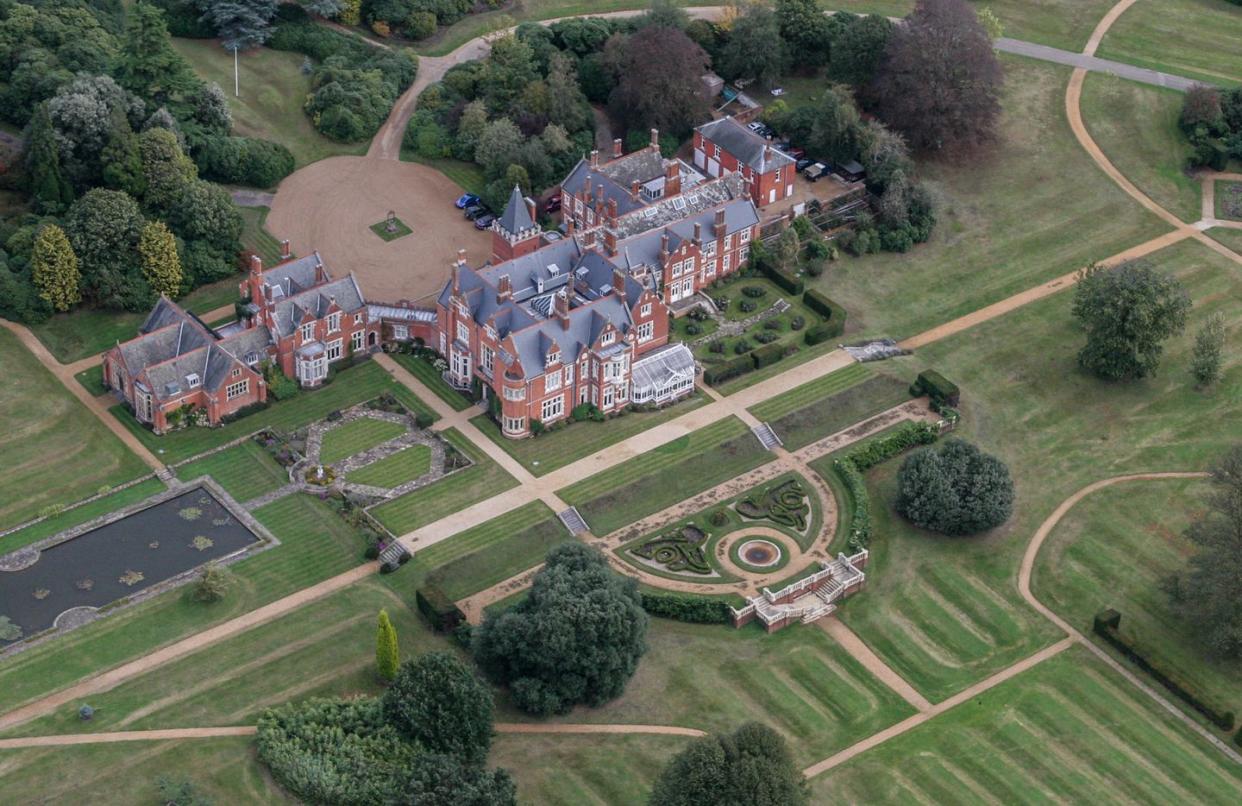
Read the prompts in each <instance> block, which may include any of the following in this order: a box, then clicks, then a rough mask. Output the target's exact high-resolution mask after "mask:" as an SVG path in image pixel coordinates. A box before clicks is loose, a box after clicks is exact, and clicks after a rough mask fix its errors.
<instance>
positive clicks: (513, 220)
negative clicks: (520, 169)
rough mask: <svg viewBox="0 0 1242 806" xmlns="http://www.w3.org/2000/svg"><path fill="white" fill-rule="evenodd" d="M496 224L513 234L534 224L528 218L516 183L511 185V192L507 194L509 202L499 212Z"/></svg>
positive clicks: (528, 215)
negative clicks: (503, 209)
mask: <svg viewBox="0 0 1242 806" xmlns="http://www.w3.org/2000/svg"><path fill="white" fill-rule="evenodd" d="M498 226H499V227H500V228H501V229H502V230H504V231H505V232H509V233H512V234H514V235H516V234H517V233H519V232H522V231H524V230H528V229H530V228H531V227H533V226H535V222H534V221H532V220H531V218H530V210H529V209H528V208H527V206H526V199H525V198H524V197H523V196H522V189H521V188H519V187H518V186H517V185H514V186H513V192H512V193H510V194H509V203H508V204H506V205H505V211H504V212H503V213H501V214H500V220H499V222H498Z"/></svg>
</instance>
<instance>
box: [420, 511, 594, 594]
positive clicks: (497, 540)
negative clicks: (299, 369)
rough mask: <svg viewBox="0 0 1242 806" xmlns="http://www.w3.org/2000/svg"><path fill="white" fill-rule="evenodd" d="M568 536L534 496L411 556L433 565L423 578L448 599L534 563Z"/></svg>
mask: <svg viewBox="0 0 1242 806" xmlns="http://www.w3.org/2000/svg"><path fill="white" fill-rule="evenodd" d="M570 539H571V538H570V535H569V532H568V531H566V529H565V527H564V526H562V525H561V522H560V521H559V520H557V517H556V513H554V512H553V511H552V510H551V509H549V508H548V506H547V505H546V504H544V503H543V502H542V501H535V502H532V503H530V504H527V505H526V506H524V507H522V508H520V509H516V510H514V511H513V512H510V513H508V514H507V515H502V516H500V517H499V518H493V519H492V520H490V521H487V522H486V523H481V524H479V525H478V526H475V527H474V528H473V529H467V530H466V531H464V532H462V533H461V534H458V535H454V536H453V537H451V538H449V539H448V540H445V541H444V542H442V543H437V544H436V545H434V546H430V547H428V548H427V549H424V550H423V551H420V552H418V553H417V554H416V555H415V558H414V561H415V563H418V564H419V565H420V567H421V568H423V569H426V568H434V570H433V571H431V573H430V574H429V575H428V581H430V582H434V583H436V584H437V585H439V586H440V589H441V590H443V591H444V593H445V594H447V595H448V597H449V598H450V599H464V598H466V597H467V596H470V595H471V594H474V593H478V592H479V591H481V590H486V589H487V588H490V587H491V586H492V585H495V584H496V583H498V582H504V581H505V580H506V579H508V578H509V577H511V576H514V575H516V574H520V573H521V572H522V571H525V570H526V569H528V568H532V567H534V566H536V565H538V564H539V563H541V562H543V558H544V557H545V556H546V555H547V553H548V550H549V549H551V548H553V547H554V546H558V545H560V544H561V543H564V542H567V541H569V540H570Z"/></svg>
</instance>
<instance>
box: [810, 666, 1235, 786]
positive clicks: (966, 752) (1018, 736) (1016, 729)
mask: <svg viewBox="0 0 1242 806" xmlns="http://www.w3.org/2000/svg"><path fill="white" fill-rule="evenodd" d="M813 787H814V789H813V791H814V794H813V796H812V798H813V800H814V802H816V803H894V804H895V803H964V802H995V803H1028V802H1045V801H1047V802H1059V803H1155V802H1168V803H1232V802H1234V801H1236V800H1237V795H1238V791H1239V788H1242V774H1240V773H1239V770H1238V767H1237V766H1236V765H1235V764H1234V763H1233V762H1232V761H1230V760H1229V759H1228V758H1226V757H1225V755H1224V754H1223V753H1221V752H1220V751H1219V750H1217V749H1215V748H1214V747H1212V746H1211V745H1209V744H1208V743H1207V742H1205V741H1204V740H1203V739H1202V738H1200V737H1198V736H1197V735H1195V734H1193V733H1191V732H1190V730H1189V729H1188V728H1187V727H1185V726H1184V725H1182V724H1181V723H1180V722H1178V721H1176V719H1175V718H1174V717H1173V716H1171V715H1170V714H1168V713H1166V712H1165V711H1163V710H1162V709H1161V708H1160V707H1159V706H1158V705H1156V704H1155V703H1154V702H1152V701H1151V699H1149V698H1148V697H1147V696H1146V695H1145V694H1143V693H1142V692H1140V691H1138V690H1137V689H1135V688H1134V687H1133V686H1131V685H1130V684H1129V683H1128V682H1126V681H1125V680H1123V679H1122V678H1121V677H1119V676H1118V675H1117V674H1116V673H1115V672H1113V671H1112V670H1111V669H1109V668H1108V667H1106V666H1105V665H1104V664H1103V663H1101V662H1100V661H1099V660H1097V659H1096V658H1094V657H1093V656H1092V655H1090V654H1089V653H1088V652H1087V650H1085V649H1083V648H1081V647H1073V648H1071V649H1069V650H1066V651H1065V652H1064V653H1062V654H1061V655H1059V656H1057V657H1055V658H1052V659H1050V660H1047V661H1044V662H1043V663H1041V664H1039V665H1038V666H1036V667H1034V668H1033V669H1031V670H1029V671H1027V672H1025V673H1023V674H1021V675H1019V676H1017V677H1015V678H1014V679H1012V680H1008V681H1006V682H1005V683H1002V684H1001V685H999V686H997V687H996V688H994V689H992V690H991V691H988V692H986V693H985V694H982V695H981V696H979V697H976V698H974V699H972V700H971V701H970V702H968V703H965V704H962V705H959V706H958V707H957V708H955V709H953V710H951V711H949V712H948V713H945V714H942V715H940V716H937V717H936V718H935V719H933V720H932V721H930V722H927V723H925V724H923V725H920V726H918V727H916V728H914V729H913V730H911V731H909V732H908V733H905V734H903V735H901V736H898V737H897V738H895V739H892V740H890V741H888V742H885V743H884V744H881V745H880V746H878V747H876V748H875V749H873V750H870V751H867V752H865V753H862V754H861V755H859V756H857V757H855V758H853V759H851V760H850V761H848V762H846V763H845V764H843V765H842V766H840V767H838V768H836V769H834V770H830V771H829V772H828V773H826V774H825V775H823V776H822V777H820V778H818V779H816V780H815V781H813Z"/></svg>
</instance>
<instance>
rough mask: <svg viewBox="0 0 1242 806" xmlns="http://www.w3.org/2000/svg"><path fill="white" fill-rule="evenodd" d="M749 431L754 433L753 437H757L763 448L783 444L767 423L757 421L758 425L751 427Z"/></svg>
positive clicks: (772, 447) (768, 448) (766, 448)
mask: <svg viewBox="0 0 1242 806" xmlns="http://www.w3.org/2000/svg"><path fill="white" fill-rule="evenodd" d="M750 432H751V433H752V434H754V435H755V438H756V439H758V440H759V442H760V444H762V445H763V448H764V450H768V451H771V450H775V449H776V448H777V447H779V446H782V445H784V444H785V443H783V442H781V438H780V437H778V436H777V435H776V432H775V431H773V430H772V426H770V425H768V424H767V423H759V425H756V426H755V427H754V428H751V429H750Z"/></svg>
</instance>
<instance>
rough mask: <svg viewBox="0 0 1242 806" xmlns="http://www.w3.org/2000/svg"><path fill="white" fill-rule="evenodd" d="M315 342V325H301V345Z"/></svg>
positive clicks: (308, 323)
mask: <svg viewBox="0 0 1242 806" xmlns="http://www.w3.org/2000/svg"><path fill="white" fill-rule="evenodd" d="M314 340H315V323H314V322H307V323H306V324H304V325H302V343H303V344H305V343H306V342H308V341H314Z"/></svg>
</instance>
